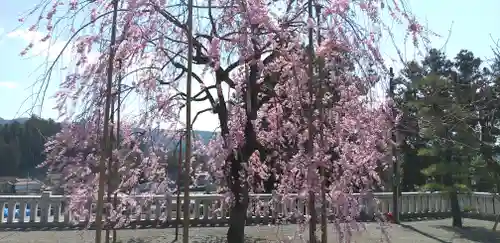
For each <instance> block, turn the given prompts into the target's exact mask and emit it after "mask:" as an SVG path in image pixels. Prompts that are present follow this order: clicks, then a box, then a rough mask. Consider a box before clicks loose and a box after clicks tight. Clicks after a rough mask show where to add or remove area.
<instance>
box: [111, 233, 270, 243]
mask: <svg viewBox="0 0 500 243" xmlns="http://www.w3.org/2000/svg"><path fill="white" fill-rule="evenodd" d="M122 242H123V243H150V241H148V240H145V239H141V238H134V239H130V240H127V241H118V242H117V243H122ZM177 242H179V243H180V242H182V239H179V240H177V241H172V242H170V243H177ZM192 242H193V243H227V239H226V237H223V236H211V235H208V236H205V237H203V238H202V239H197V240H192ZM266 242H268V241H267V240H266V239H262V238H253V237H245V243H266Z"/></svg>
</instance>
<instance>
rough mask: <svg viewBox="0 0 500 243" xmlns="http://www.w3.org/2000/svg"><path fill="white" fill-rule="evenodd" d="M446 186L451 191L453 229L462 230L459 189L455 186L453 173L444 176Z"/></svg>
mask: <svg viewBox="0 0 500 243" xmlns="http://www.w3.org/2000/svg"><path fill="white" fill-rule="evenodd" d="M443 179H444V184H445V185H446V187H448V188H449V189H448V190H449V198H450V204H451V216H452V218H453V223H452V225H453V227H459V228H462V212H461V210H460V205H459V204H458V193H457V189H456V188H455V186H454V185H453V184H454V183H453V177H452V175H451V173H448V174H447V175H445V176H444V178H443Z"/></svg>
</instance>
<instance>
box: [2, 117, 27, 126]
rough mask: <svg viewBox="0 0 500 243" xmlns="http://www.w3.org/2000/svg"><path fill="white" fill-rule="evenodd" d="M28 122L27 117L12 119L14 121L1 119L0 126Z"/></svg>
mask: <svg viewBox="0 0 500 243" xmlns="http://www.w3.org/2000/svg"><path fill="white" fill-rule="evenodd" d="M27 120H29V118H26V117H20V118H16V119H12V120H6V119H3V118H1V117H0V125H5V124H10V123H14V122H18V123H24V122H26V121H27Z"/></svg>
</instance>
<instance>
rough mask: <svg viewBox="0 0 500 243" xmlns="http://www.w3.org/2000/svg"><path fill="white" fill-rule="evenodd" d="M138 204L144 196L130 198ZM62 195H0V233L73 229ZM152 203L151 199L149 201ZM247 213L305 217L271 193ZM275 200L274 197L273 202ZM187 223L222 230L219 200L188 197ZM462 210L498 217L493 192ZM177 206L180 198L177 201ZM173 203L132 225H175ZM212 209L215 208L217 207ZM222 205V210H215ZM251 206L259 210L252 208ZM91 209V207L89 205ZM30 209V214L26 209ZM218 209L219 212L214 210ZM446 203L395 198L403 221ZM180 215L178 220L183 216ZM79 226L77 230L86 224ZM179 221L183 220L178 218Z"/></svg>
mask: <svg viewBox="0 0 500 243" xmlns="http://www.w3.org/2000/svg"><path fill="white" fill-rule="evenodd" d="M135 197H136V199H138V200H139V201H141V200H146V199H147V198H146V197H145V196H135ZM374 197H375V199H376V201H378V204H377V206H378V211H379V213H382V214H385V213H388V212H391V209H392V205H391V204H392V193H391V192H380V193H374ZM66 198H67V196H61V195H51V193H50V192H44V193H42V195H0V205H1V206H2V209H3V210H2V211H3V213H2V214H1V215H0V228H48V227H70V226H72V225H74V222H73V221H72V220H71V215H70V213H69V212H68V211H67V210H63V207H64V204H65V203H64V202H65V201H66ZM148 198H150V199H151V197H148ZM251 198H252V199H251V201H252V202H253V203H252V205H253V206H251V208H250V209H249V218H248V219H249V223H250V224H269V223H274V222H275V221H276V220H279V219H284V217H286V219H289V220H291V221H292V222H293V219H294V218H295V217H294V216H301V215H303V214H304V213H306V214H307V207H305V201H303V200H297V198H293V197H288V198H287V200H283V201H278V200H271V199H272V198H273V197H272V195H271V194H255V195H252V196H251ZM274 198H276V197H274ZM190 199H191V209H190V215H191V218H190V222H191V224H192V225H194V226H196V225H221V224H225V223H227V222H228V218H229V212H228V207H227V205H225V203H224V199H223V197H222V195H217V194H206V195H191V196H190ZM459 201H460V205H461V208H462V210H463V211H464V212H467V214H466V216H467V215H476V216H478V215H479V216H481V215H483V216H489V217H493V216H494V215H496V214H498V213H500V200H499V199H498V198H495V195H494V194H492V193H484V192H473V193H468V194H461V195H459ZM180 203H182V196H181V198H180ZM176 204H177V201H176V197H175V195H173V196H165V195H155V196H153V197H152V202H151V203H150V205H148V206H147V207H145V208H144V209H143V212H142V213H141V214H138V215H140V216H138V217H137V218H135V220H134V223H133V224H134V225H137V224H140V225H141V226H142V227H169V226H172V225H175V224H176V223H177V222H178V221H177V219H176V215H177V212H176V209H177V206H176ZM216 205H217V206H216ZM220 205H222V206H220ZM255 205H258V207H257V206H255ZM94 206H95V205H94ZM28 209H29V213H27V210H28ZM214 209H219V210H214ZM450 209H451V207H450V203H449V199H448V197H447V195H446V194H445V193H442V192H403V193H402V196H401V197H400V213H401V217H402V218H403V219H404V218H410V219H411V218H421V217H430V218H432V217H442V216H447V215H449V213H450V211H451V210H450ZM180 211H181V212H179V213H180V214H179V215H180V217H182V216H183V214H182V205H181V209H180ZM88 220H89V219H88V218H87V219H86V221H85V220H84V221H80V223H81V225H85V224H86V223H88ZM181 220H182V218H181Z"/></svg>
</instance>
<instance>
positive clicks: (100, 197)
mask: <svg viewBox="0 0 500 243" xmlns="http://www.w3.org/2000/svg"><path fill="white" fill-rule="evenodd" d="M117 18H118V0H114V1H113V19H112V24H111V26H112V27H111V43H110V45H109V61H108V67H107V68H108V70H107V82H106V99H105V106H104V127H103V138H102V151H101V152H102V153H103V154H102V155H104V153H105V152H106V151H107V148H108V147H109V142H110V141H109V138H110V137H109V114H110V108H111V98H112V97H111V89H112V84H113V64H114V59H115V53H116V47H115V43H116V22H117ZM105 183H106V158H105V156H101V161H100V162H99V190H98V192H97V212H96V219H95V225H96V231H95V243H101V240H102V238H101V237H102V216H103V215H102V213H103V212H102V210H103V206H104V185H105Z"/></svg>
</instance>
